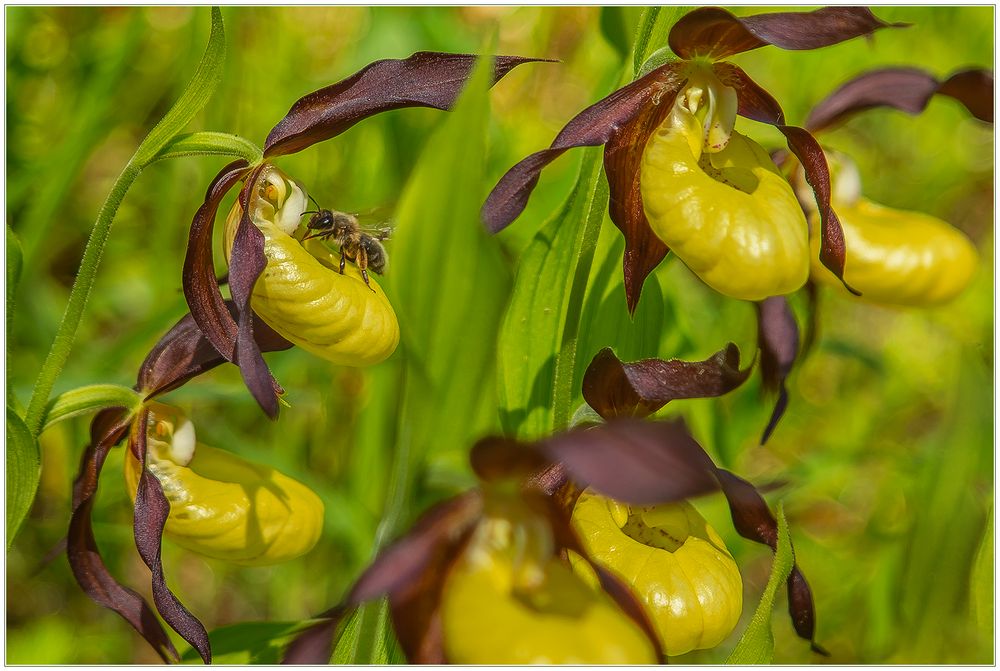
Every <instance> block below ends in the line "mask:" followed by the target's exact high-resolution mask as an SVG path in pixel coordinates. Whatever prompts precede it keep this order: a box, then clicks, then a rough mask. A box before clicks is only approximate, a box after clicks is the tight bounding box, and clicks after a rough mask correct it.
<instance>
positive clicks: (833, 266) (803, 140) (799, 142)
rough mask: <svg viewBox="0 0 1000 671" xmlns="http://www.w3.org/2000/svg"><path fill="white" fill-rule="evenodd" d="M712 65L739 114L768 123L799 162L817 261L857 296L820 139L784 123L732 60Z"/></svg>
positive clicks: (780, 113) (768, 99) (775, 105)
mask: <svg viewBox="0 0 1000 671" xmlns="http://www.w3.org/2000/svg"><path fill="white" fill-rule="evenodd" d="M714 68H715V72H716V74H718V75H719V78H720V79H721V80H722V82H723V83H725V84H726V85H727V86H732V87H733V88H734V89H736V95H737V97H738V99H739V108H738V113H739V114H740V116H744V117H746V118H748V119H753V120H754V121H760V122H761V123H766V124H770V125H772V126H774V127H775V128H777V129H778V130H779V131H781V133H782V135H784V136H785V140H786V142H787V143H788V149H789V150H791V152H792V153H793V154H795V156H796V158H798V159H799V163H801V164H802V169H803V171H804V172H805V176H806V182H808V184H809V186H810V187H811V188H812V191H813V194H814V195H815V196H816V206H817V209H818V210H819V215H820V253H819V258H820V261H822V262H823V265H824V266H826V267H827V268H829V269H830V271H831V272H832V273H833V274H834V275H836V276H837V278H838V279H839V280H840V281H841V282H842V283H843V285H844V287H845V288H846V289H847V290H848V291H850V292H851V293H852V294H854V295H855V296H860V295H861V292H859V291H857V290H856V289H854V288H853V287H851V286H850V285H849V284H847V282H845V281H844V262H845V259H846V256H847V249H846V245H845V244H844V230H843V228H842V227H841V225H840V219H839V218H838V217H837V213H836V212H834V211H833V206H832V205H831V204H830V197H831V189H830V168H829V166H827V164H826V156H825V155H824V154H823V149H822V148H821V147H820V146H819V142H817V141H816V138H814V137H813V136H812V135H811V134H810V133H809V131H807V130H805V129H804V128H799V127H798V126H788V125H786V124H785V113H784V112H783V111H782V110H781V106H780V105H778V103H777V101H776V100H775V99H774V98H773V97H771V95H770V94H769V93H768V92H767V91H765V90H764V89H763V88H761V87H760V86H759V85H758V84H757V83H756V82H754V81H753V80H752V79H750V77H749V76H747V74H746V73H745V72H743V70H741V69H740V68H738V67H736V66H735V65H733V64H731V63H717V64H716V65H715V66H714Z"/></svg>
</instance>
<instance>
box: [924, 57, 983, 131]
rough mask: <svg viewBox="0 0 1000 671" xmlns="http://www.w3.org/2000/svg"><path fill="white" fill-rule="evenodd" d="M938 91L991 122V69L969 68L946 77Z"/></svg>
mask: <svg viewBox="0 0 1000 671" xmlns="http://www.w3.org/2000/svg"><path fill="white" fill-rule="evenodd" d="M937 92H938V93H940V94H941V95H944V96H949V97H951V98H954V99H955V100H957V101H958V102H960V103H962V104H963V105H965V108H966V109H968V110H969V111H970V112H971V113H972V116H974V117H976V118H977V119H979V120H980V121H985V122H987V123H993V71H992V70H985V69H983V68H970V69H968V70H962V71H960V72H956V73H955V74H953V75H952V76H951V77H949V78H948V79H946V80H945V81H944V82H943V83H942V84H941V87H940V88H938V91H937Z"/></svg>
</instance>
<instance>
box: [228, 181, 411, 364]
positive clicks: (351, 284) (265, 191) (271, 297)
mask: <svg viewBox="0 0 1000 671" xmlns="http://www.w3.org/2000/svg"><path fill="white" fill-rule="evenodd" d="M250 208H251V217H250V220H251V222H252V223H253V224H254V225H255V226H256V227H257V228H258V229H259V230H260V232H261V233H263V235H264V255H265V257H266V258H267V267H266V268H265V269H264V272H263V273H261V275H260V277H259V278H258V279H257V282H256V284H255V285H254V289H253V296H252V298H251V306H252V307H253V310H254V312H256V313H257V315H258V316H260V318H261V319H263V320H264V321H265V322H266V323H267V324H268V325H269V326H270V327H271V328H273V329H274V330H275V331H277V332H278V333H279V334H281V335H282V336H283V337H285V338H286V339H288V340H289V341H291V342H293V343H295V344H296V345H298V346H299V347H301V348H303V349H305V350H306V351H308V352H311V353H313V354H315V355H316V356H319V357H321V358H323V359H326V360H327V361H332V362H333V363H337V364H342V365H350V366H366V365H370V364H375V363H378V362H380V361H383V360H385V359H386V358H388V356H389V355H390V354H392V352H393V351H394V350H395V349H396V345H397V344H398V342H399V324H398V322H397V321H396V313H395V312H394V311H393V309H392V305H390V304H389V300H388V298H386V296H385V293H384V292H383V291H382V288H381V287H380V286H379V285H378V282H376V281H375V279H374V278H369V282H368V283H367V284H366V283H365V281H364V279H363V278H362V276H361V271H360V270H359V269H358V268H357V267H356V266H355V265H354V264H353V263H347V264H346V265H345V266H344V271H343V273H341V272H340V255H339V254H335V253H334V252H333V251H332V250H330V249H329V248H328V247H327V246H326V245H325V244H324V243H323V242H321V241H319V240H317V239H312V240H309V241H307V242H306V245H305V246H303V243H301V242H300V241H299V240H297V239H296V238H295V237H293V234H294V233H295V231H296V229H297V228H298V226H299V221H300V219H301V217H302V213H303V212H304V211H305V210H306V194H305V191H304V190H303V189H302V187H301V186H299V185H298V184H297V183H296V182H294V181H293V180H291V179H290V178H288V177H287V176H286V175H285V174H284V173H283V172H281V171H280V170H278V169H277V168H275V167H274V166H267V167H266V168H265V169H264V172H263V173H262V174H261V176H260V177H259V179H258V182H257V189H256V193H254V194H252V195H251V199H250ZM242 215H243V208H242V207H241V206H240V204H239V202H238V201H237V203H236V204H234V205H233V209H232V210H230V212H229V217H228V218H227V220H226V232H225V253H226V262H227V263H228V262H229V261H230V253H231V251H232V247H233V242H234V240H235V238H236V231H237V229H238V227H239V223H240V218H241V217H242Z"/></svg>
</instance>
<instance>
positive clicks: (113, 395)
mask: <svg viewBox="0 0 1000 671" xmlns="http://www.w3.org/2000/svg"><path fill="white" fill-rule="evenodd" d="M141 403H142V396H141V395H140V394H139V393H138V392H137V391H135V390H134V389H131V388H129V387H123V386H122V385H119V384H92V385H89V386H86V387H78V388H77V389H72V390H70V391H67V392H65V393H62V394H59V395H58V396H56V397H55V398H54V399H52V400H51V401H49V405H48V407H47V408H46V410H45V419H44V420H43V422H42V431H45V430H46V429H48V428H49V427H51V426H53V425H54V424H57V423H59V422H61V421H63V420H64V419H69V418H70V417H76V416H78V415H84V414H86V413H89V412H94V411H96V410H103V409H104V408H116V407H122V408H128V409H132V408H136V407H138V406H139V404H141Z"/></svg>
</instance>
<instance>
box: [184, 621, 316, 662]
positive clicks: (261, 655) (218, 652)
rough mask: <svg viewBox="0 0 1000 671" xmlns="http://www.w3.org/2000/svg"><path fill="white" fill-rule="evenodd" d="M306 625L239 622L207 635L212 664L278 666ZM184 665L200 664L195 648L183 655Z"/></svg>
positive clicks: (311, 622) (189, 649) (300, 623)
mask: <svg viewBox="0 0 1000 671" xmlns="http://www.w3.org/2000/svg"><path fill="white" fill-rule="evenodd" d="M312 624H315V621H313V620H306V621H304V622H240V623H238V624H231V625H229V626H226V627H219V628H218V629H213V630H212V631H210V632H208V640H209V641H210V642H211V644H212V663H213V664H279V663H280V662H281V654H282V652H283V651H284V649H285V646H286V645H288V642H289V641H290V640H291V639H292V638H294V637H295V635H296V634H297V633H299V632H300V631H302V630H303V629H306V628H308V627H309V626H310V625H312ZM181 662H182V663H184V664H201V657H199V656H198V651H197V650H195V649H194V648H188V649H187V650H185V651H184V653H183V654H182V655H181Z"/></svg>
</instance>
